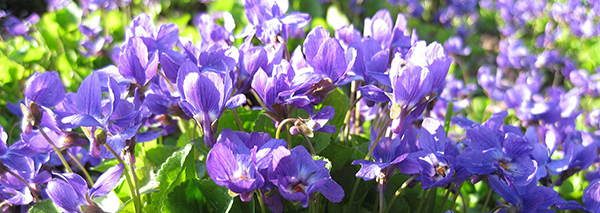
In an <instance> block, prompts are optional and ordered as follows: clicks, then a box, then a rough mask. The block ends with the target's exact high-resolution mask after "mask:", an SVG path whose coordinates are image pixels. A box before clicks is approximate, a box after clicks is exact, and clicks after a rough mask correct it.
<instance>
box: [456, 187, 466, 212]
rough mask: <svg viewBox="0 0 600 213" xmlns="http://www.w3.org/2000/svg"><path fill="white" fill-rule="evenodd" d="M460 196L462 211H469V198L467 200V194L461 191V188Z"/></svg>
mask: <svg viewBox="0 0 600 213" xmlns="http://www.w3.org/2000/svg"><path fill="white" fill-rule="evenodd" d="M458 196H460V199H461V200H462V207H463V209H462V212H467V206H468V205H467V200H465V196H464V195H463V194H462V192H460V189H459V190H458Z"/></svg>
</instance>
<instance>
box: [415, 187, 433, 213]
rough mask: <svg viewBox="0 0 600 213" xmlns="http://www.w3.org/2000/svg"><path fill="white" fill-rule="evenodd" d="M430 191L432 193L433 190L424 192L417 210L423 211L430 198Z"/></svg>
mask: <svg viewBox="0 0 600 213" xmlns="http://www.w3.org/2000/svg"><path fill="white" fill-rule="evenodd" d="M430 193H431V190H427V191H425V194H423V196H424V197H421V201H420V202H419V208H418V209H417V212H422V210H423V206H424V205H425V201H426V200H429V194H430Z"/></svg>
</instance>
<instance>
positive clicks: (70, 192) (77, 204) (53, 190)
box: [46, 165, 123, 212]
mask: <svg viewBox="0 0 600 213" xmlns="http://www.w3.org/2000/svg"><path fill="white" fill-rule="evenodd" d="M122 174H123V167H122V166H121V165H117V166H114V167H111V168H110V169H108V170H106V171H105V172H104V173H103V174H102V175H100V177H98V180H96V183H94V186H92V188H91V189H90V188H88V186H87V183H86V182H85V180H84V179H83V178H82V177H81V176H79V175H78V174H75V173H64V174H55V175H56V177H55V178H53V179H52V180H51V181H50V182H49V183H48V186H47V188H46V193H47V194H48V197H50V199H51V200H52V202H54V204H56V206H57V207H59V208H60V209H61V210H62V211H65V212H81V211H84V210H85V209H89V208H92V209H98V210H100V207H98V206H97V205H96V203H94V201H93V200H92V199H94V198H96V197H102V196H105V195H106V194H108V193H110V192H111V191H112V190H113V189H114V188H115V187H116V186H117V184H118V183H119V180H120V178H121V175H122Z"/></svg>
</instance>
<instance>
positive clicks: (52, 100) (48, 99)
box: [25, 72, 65, 107]
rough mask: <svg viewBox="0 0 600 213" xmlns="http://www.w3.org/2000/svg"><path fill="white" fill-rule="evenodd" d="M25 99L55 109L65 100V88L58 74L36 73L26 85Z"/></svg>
mask: <svg viewBox="0 0 600 213" xmlns="http://www.w3.org/2000/svg"><path fill="white" fill-rule="evenodd" d="M25 97H26V98H27V99H29V100H31V101H33V102H36V103H38V104H39V105H42V106H45V107H53V106H55V105H56V104H58V103H60V102H61V101H62V100H63V99H64V97H65V87H64V86H63V84H62V82H61V80H60V77H59V76H58V73H57V72H44V73H35V74H33V75H32V76H31V77H30V78H29V79H28V80H27V82H26V83H25Z"/></svg>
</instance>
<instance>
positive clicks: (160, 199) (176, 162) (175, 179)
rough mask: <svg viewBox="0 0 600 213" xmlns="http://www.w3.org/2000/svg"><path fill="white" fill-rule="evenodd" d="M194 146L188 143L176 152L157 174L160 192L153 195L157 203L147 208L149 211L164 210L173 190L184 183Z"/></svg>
mask: <svg viewBox="0 0 600 213" xmlns="http://www.w3.org/2000/svg"><path fill="white" fill-rule="evenodd" d="M192 148H193V145H192V144H191V143H188V144H187V145H186V146H185V147H183V148H182V149H181V150H179V151H176V152H174V153H173V155H171V156H170V157H169V158H167V160H166V161H165V162H164V163H163V164H162V165H161V167H160V169H159V170H158V172H157V174H156V181H157V182H158V187H157V189H158V191H157V192H155V193H153V195H152V198H153V200H154V198H156V199H155V202H154V205H149V206H147V207H148V208H149V209H155V210H156V208H158V209H162V208H163V207H164V201H165V200H166V196H167V195H168V194H169V193H170V192H171V191H172V190H173V188H174V187H175V186H176V185H177V184H178V183H180V182H182V181H183V179H184V177H181V176H182V175H183V174H185V170H186V166H185V165H186V160H188V155H189V154H190V152H191V151H192Z"/></svg>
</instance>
